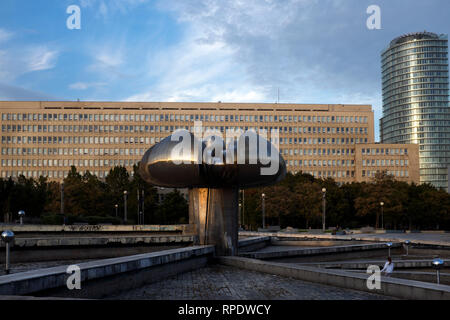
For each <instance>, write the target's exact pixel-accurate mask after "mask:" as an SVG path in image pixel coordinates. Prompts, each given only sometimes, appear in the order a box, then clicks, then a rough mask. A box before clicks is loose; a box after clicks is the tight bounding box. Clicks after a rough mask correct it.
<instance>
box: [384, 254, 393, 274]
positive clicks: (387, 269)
mask: <svg viewBox="0 0 450 320" xmlns="http://www.w3.org/2000/svg"><path fill="white" fill-rule="evenodd" d="M393 271H394V263H393V262H392V259H391V257H388V261H387V262H386V263H385V264H384V268H383V270H381V272H384V274H385V276H387V277H389V276H390V275H391V273H392V272H393Z"/></svg>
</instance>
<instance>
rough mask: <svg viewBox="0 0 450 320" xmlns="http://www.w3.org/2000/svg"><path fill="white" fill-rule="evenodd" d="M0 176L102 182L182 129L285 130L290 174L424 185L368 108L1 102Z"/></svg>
mask: <svg viewBox="0 0 450 320" xmlns="http://www.w3.org/2000/svg"><path fill="white" fill-rule="evenodd" d="M0 113H1V118H0V125H1V130H2V138H1V156H0V158H1V159H0V164H1V167H0V171H1V172H0V176H1V177H2V178H8V177H13V178H16V177H18V176H20V175H24V176H26V177H34V178H37V177H39V176H46V177H48V178H49V179H51V180H58V181H61V180H62V179H64V177H65V176H66V175H67V173H68V172H69V170H70V167H71V166H76V167H77V169H78V170H79V171H81V172H86V171H88V170H89V171H90V172H91V173H93V174H95V175H97V176H98V177H99V178H104V177H106V175H107V174H108V172H109V170H110V169H111V168H112V167H114V166H125V167H126V168H127V169H129V170H131V169H132V167H133V165H134V164H137V163H138V162H139V161H140V159H141V158H142V155H143V154H144V152H145V151H146V150H147V149H148V148H149V147H151V146H152V145H154V144H155V143H158V142H159V141H160V140H162V139H163V138H165V137H167V136H169V135H170V134H171V133H172V132H173V131H175V130H176V129H179V128H184V129H189V130H190V129H192V127H193V126H194V122H195V121H201V122H202V124H203V127H204V128H210V129H217V130H220V131H221V132H225V130H227V129H241V130H244V131H245V130H249V129H255V130H256V131H258V130H260V129H266V130H267V131H269V132H270V131H271V130H272V129H279V137H280V139H279V141H280V144H279V149H280V152H281V153H282V155H283V157H284V159H285V160H286V164H287V168H288V170H289V171H291V172H294V173H296V172H304V173H309V174H311V175H313V176H315V177H316V178H327V177H331V178H333V179H335V180H336V181H337V182H338V183H340V184H341V183H347V182H361V181H370V180H371V179H372V178H373V177H374V176H375V174H376V173H377V172H380V171H387V172H388V173H389V174H391V175H393V176H395V178H396V179H398V180H400V181H406V182H415V183H419V182H420V177H419V163H418V162H419V156H418V152H419V148H418V145H415V144H389V145H388V144H386V145H384V144H379V143H375V142H374V115H373V111H372V107H371V106H370V105H338V104H337V105H314V104H266V103H254V104H253V103H252V104H247V103H220V102H218V103H170V102H167V103H166V102H161V103H158V102H142V103H141V102H84V101H75V102H69V101H63V102H59V101H50V102H48V101H2V102H0Z"/></svg>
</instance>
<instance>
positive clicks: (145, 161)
mask: <svg viewBox="0 0 450 320" xmlns="http://www.w3.org/2000/svg"><path fill="white" fill-rule="evenodd" d="M205 136H206V137H204V136H203V137H202V134H198V132H196V131H194V133H191V132H189V131H187V130H177V131H176V132H174V133H173V134H172V135H171V136H169V137H166V138H165V139H163V140H162V141H161V142H159V143H158V144H156V145H154V146H152V147H151V148H150V149H149V150H147V152H146V153H145V154H144V156H143V158H142V161H141V163H140V167H139V171H140V174H141V176H142V177H143V179H144V180H146V181H147V182H149V183H151V184H153V185H155V186H160V187H168V188H189V223H190V224H192V225H194V226H195V228H196V234H197V235H198V244H201V245H215V247H216V254H217V255H231V256H232V255H237V251H238V211H239V199H238V198H239V190H240V189H246V188H253V187H260V186H268V185H272V184H275V183H277V182H279V181H281V180H282V179H284V177H285V176H286V164H285V162H284V159H283V157H282V156H281V155H280V153H279V151H278V150H277V148H276V147H275V146H274V145H273V144H272V143H271V142H269V141H268V140H266V139H264V138H263V137H261V136H259V135H258V134H256V132H255V131H247V132H245V133H244V134H242V135H239V136H237V137H236V138H237V139H234V138H233V139H231V140H230V139H228V137H227V138H226V139H225V140H224V139H223V138H222V137H221V136H220V135H215V134H212V135H205Z"/></svg>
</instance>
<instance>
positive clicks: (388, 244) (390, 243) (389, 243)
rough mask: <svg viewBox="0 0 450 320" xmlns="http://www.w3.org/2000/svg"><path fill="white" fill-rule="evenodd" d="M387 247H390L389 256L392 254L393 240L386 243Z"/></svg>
mask: <svg viewBox="0 0 450 320" xmlns="http://www.w3.org/2000/svg"><path fill="white" fill-rule="evenodd" d="M386 245H387V247H388V257H390V256H391V247H392V242H388V243H386Z"/></svg>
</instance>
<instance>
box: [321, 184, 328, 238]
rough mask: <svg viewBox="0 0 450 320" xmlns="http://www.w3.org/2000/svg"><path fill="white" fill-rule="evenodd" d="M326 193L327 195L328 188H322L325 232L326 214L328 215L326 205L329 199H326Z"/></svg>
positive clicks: (323, 227) (323, 228)
mask: <svg viewBox="0 0 450 320" xmlns="http://www.w3.org/2000/svg"><path fill="white" fill-rule="evenodd" d="M326 195H327V189H326V188H322V231H323V232H325V215H326V212H325V210H326V206H327V202H326V201H327V200H326Z"/></svg>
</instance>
